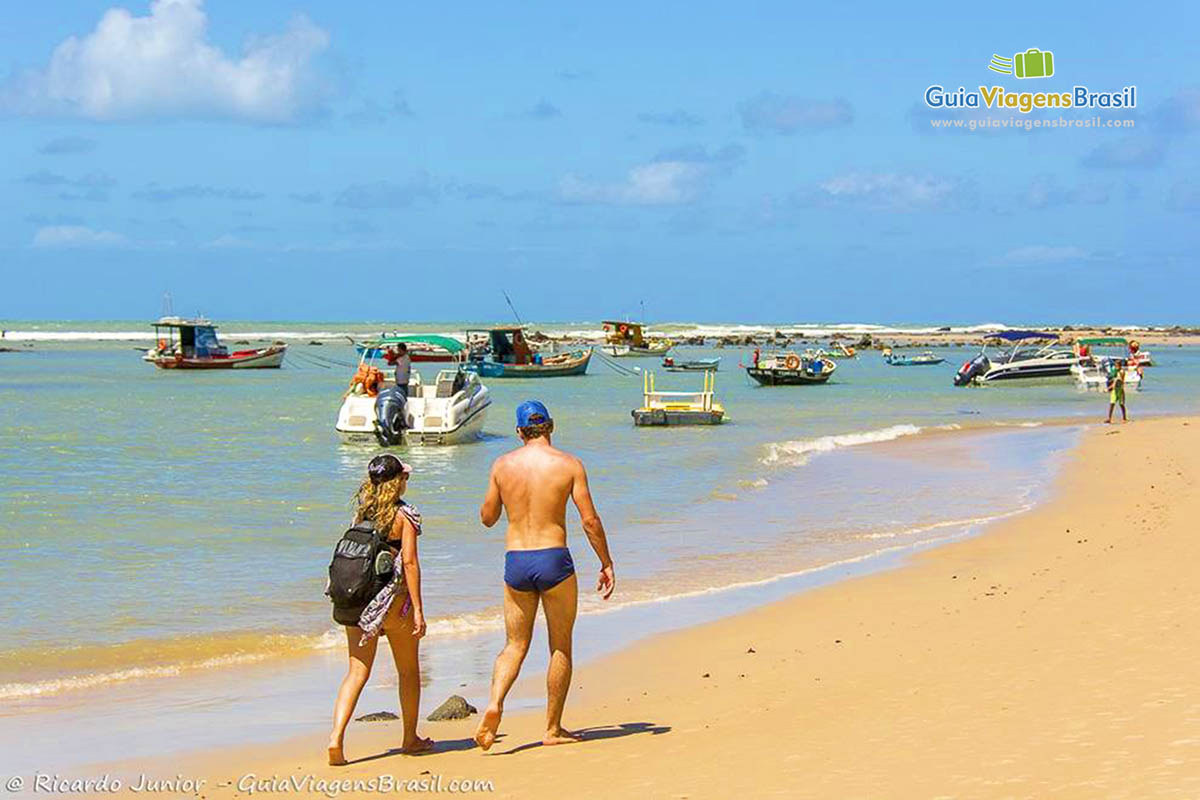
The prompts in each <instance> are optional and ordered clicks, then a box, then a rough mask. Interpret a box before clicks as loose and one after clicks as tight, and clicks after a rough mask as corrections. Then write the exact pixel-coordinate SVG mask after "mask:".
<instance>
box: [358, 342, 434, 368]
mask: <svg viewBox="0 0 1200 800" xmlns="http://www.w3.org/2000/svg"><path fill="white" fill-rule="evenodd" d="M354 349H355V350H356V351H357V352H358V354H359V356H363V355H365V356H366V357H367V358H383V355H384V352H385V348H382V347H366V346H365V345H361V344H360V345H355V347H354ZM408 356H409V359H410V360H411V361H412V362H413V363H414V364H450V363H453V362H454V361H455V360H456V357H455V356H454V355H453V354H451V353H438V352H434V351H431V350H414V349H412V348H411V347H410V348H409V351H408Z"/></svg>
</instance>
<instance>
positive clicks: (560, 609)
mask: <svg viewBox="0 0 1200 800" xmlns="http://www.w3.org/2000/svg"><path fill="white" fill-rule="evenodd" d="M553 433H554V420H552V419H551V418H550V412H549V411H547V410H546V407H545V406H544V405H542V403H540V402H538V401H537V400H527V401H526V402H524V403H522V404H521V405H520V406H518V407H517V435H518V436H519V437H520V439H521V447H519V448H517V449H516V450H513V451H512V452H510V453H506V454H505V455H503V456H501V457H500V458H498V459H496V462H495V463H494V464H492V472H491V476H490V478H489V480H488V489H487V497H486V498H484V501H483V505H482V506H481V507H480V509H479V517H480V519H481V520H482V522H483V524H484V525H486V526H487V527H489V528H490V527H492V526H493V525H495V524H496V522H497V521H498V520H499V519H500V512H501V511H502V510H503V511H505V512H507V515H508V531H507V533H506V534H505V542H506V548H507V551H506V552H505V554H504V627H505V633H506V636H507V642H506V643H505V645H504V649H503V650H501V651H500V655H499V656H497V657H496V666H495V670H494V671H493V673H492V694H491V699H490V701H489V703H488V707H487V710H486V711H484V713H483V717H482V718H481V719H480V721H479V729H478V730H477V731H476V732H475V741H476V742H477V743H478V744H479V746H480V747H482V748H483V749H484V750H487V749H488V748H490V747H491V746H492V744H493V743H494V742H495V741H496V730H497V729H498V728H499V727H500V717H501V715H502V714H503V713H504V698H505V697H507V696H508V690H509V689H511V688H512V685H513V682H514V681H516V679H517V675H518V674H519V673H520V671H521V664H522V662H524V660H525V654H526V653H527V652H529V641H530V638H531V637H532V636H533V623H534V620H535V619H536V618H537V609H538V603H539V602H540V603H541V604H542V608H543V610H544V612H545V614H546V629H547V632H548V634H549V640H550V665H549V668H548V669H547V670H546V735H545V737H543V739H542V743H543V744H546V745H554V744H566V743H568V742H575V741H578V740H579V737H578V736H577V735H576V734H573V733H571V732H570V731H568V730H566V729H564V728H563V727H562V713H563V706H564V704H565V703H566V700H567V690H568V689H569V688H570V686H571V634H572V630H573V628H574V626H575V612H576V606H577V601H578V586H577V583H576V579H575V564H574V563H573V562H572V560H571V551H570V550H568V549H567V500H568V499H570V500H573V501H574V503H575V507H576V508H577V509H578V510H579V516H580V519H581V521H582V522H583V530H584V532H585V533H586V534H587V538H588V542H589V543H590V544H591V546H592V549H593V550H594V551H595V552H596V556H597V557H598V558H599V559H600V578H599V580H598V582H597V584H596V591H597V592H599V593H600V595H601V597H603V598H604V599H605V600H607V599H608V598H609V597H611V596H612V593H613V589H614V588H615V586H616V578H615V577H614V575H613V563H612V557H611V556H610V555H609V553H608V541H607V538H606V537H605V534H604V525H603V524H602V523H601V522H600V515H599V514H597V513H596V507H595V506H594V505H593V504H592V495H591V491H590V490H589V488H588V479H587V472H586V470H584V468H583V462H582V461H580V460H579V459H578V458H576V457H575V456H573V455H571V454H570V453H565V452H563V451H562V450H559V449H557V448H555V447H554V446H553V445H552V444H551V436H552V435H553Z"/></svg>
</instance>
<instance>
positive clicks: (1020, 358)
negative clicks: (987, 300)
mask: <svg viewBox="0 0 1200 800" xmlns="http://www.w3.org/2000/svg"><path fill="white" fill-rule="evenodd" d="M988 339H989V340H992V339H995V340H999V341H1002V342H1007V343H1009V345H1010V346H1009V348H1008V349H1007V350H1004V351H1002V352H1000V353H999V354H997V355H996V357H995V358H993V357H991V356H989V355H988V354H987V346H986V344H985V345H984V348H983V349H982V350H980V351H979V355H977V356H975V358H973V359H971V360H970V361H967V362H965V363H964V364H963V365H962V366H961V367H959V369H958V373H957V374H955V376H954V385H955V386H969V385H971V384H982V383H992V382H995V381H1008V380H1022V379H1024V380H1029V379H1035V378H1059V377H1069V376H1070V374H1071V366H1072V365H1073V364H1074V363H1075V360H1076V357H1075V354H1074V353H1073V352H1071V351H1070V350H1064V349H1062V348H1061V347H1055V346H1054V343H1055V342H1057V341H1058V335H1057V334H1054V333H1047V332H1044V331H1016V330H1014V331H1000V332H999V333H995V334H991V335H989V336H988Z"/></svg>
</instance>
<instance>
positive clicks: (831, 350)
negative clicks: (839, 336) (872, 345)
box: [821, 341, 858, 358]
mask: <svg viewBox="0 0 1200 800" xmlns="http://www.w3.org/2000/svg"><path fill="white" fill-rule="evenodd" d="M821 352H822V353H823V354H824V355H827V356H829V357H830V358H855V357H856V356H857V355H858V351H857V350H855V349H854V348H853V347H850V346H848V345H844V344H842V343H841V342H838V341H833V342H830V343H829V347H827V348H825V349H824V350H822V351H821Z"/></svg>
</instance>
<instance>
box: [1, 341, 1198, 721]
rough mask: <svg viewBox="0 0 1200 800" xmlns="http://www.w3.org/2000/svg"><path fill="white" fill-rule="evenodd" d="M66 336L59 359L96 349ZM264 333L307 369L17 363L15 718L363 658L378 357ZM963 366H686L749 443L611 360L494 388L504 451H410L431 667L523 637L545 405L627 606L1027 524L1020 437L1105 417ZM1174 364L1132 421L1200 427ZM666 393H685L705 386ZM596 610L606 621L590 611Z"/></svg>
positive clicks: (111, 361) (4, 439)
mask: <svg viewBox="0 0 1200 800" xmlns="http://www.w3.org/2000/svg"><path fill="white" fill-rule="evenodd" d="M11 327H14V328H15V327H17V326H16V325H11ZM43 327H52V328H54V330H53V331H51V333H55V334H56V335H59V336H61V335H62V334H63V332H64V331H72V330H76V329H78V328H79V326H78V325H75V326H71V325H64V324H58V325H57V327H55V326H43ZM98 327H105V330H106V331H107V332H108V333H112V334H114V335H116V334H120V332H122V331H135V332H136V331H137V330H138V329H139V327H140V326H139V325H137V324H135V323H111V324H109V325H107V326H98ZM255 327H256V328H257V330H255V331H252V332H255V333H266V334H267V338H271V337H273V336H274V335H276V334H277V333H278V332H279V331H283V330H287V331H290V333H291V334H292V335H294V337H298V338H293V339H292V340H291V341H292V347H293V353H292V354H290V355H289V357H288V362H287V364H286V365H285V368H284V369H282V370H277V371H276V370H267V371H248V372H207V373H206V372H200V373H195V372H193V373H175V372H171V371H160V370H156V369H154V368H152V367H151V366H149V365H147V364H145V363H143V362H141V361H140V360H139V357H138V353H136V352H134V350H133V349H132V345H131V344H130V343H129V342H125V341H119V340H112V341H104V342H95V341H87V340H82V339H78V338H72V337H67V338H66V339H65V340H63V341H50V342H48V341H37V342H36V345H35V347H34V348H33V349H32V351H31V352H27V353H9V354H0V548H2V549H3V551H4V564H5V570H4V572H5V575H4V577H5V584H6V589H7V591H6V592H5V593H3V599H2V600H0V604H2V607H3V609H4V615H3V618H4V619H5V621H6V624H5V626H4V627H3V629H0V702H2V703H3V704H2V705H0V715H3V716H5V717H9V718H13V717H19V716H21V715H24V714H26V713H29V712H35V711H38V710H40V709H43V708H45V707H47V706H48V705H52V706H53V707H55V708H61V707H63V706H64V704H65V705H71V704H81V705H83V704H86V703H88V702H91V701H92V698H91V693H90V692H89V691H83V690H84V689H95V688H98V687H106V686H111V685H116V684H134V685H140V684H141V683H143V682H151V683H152V682H153V681H154V680H155V677H156V676H159V677H161V676H171V675H178V674H183V673H186V674H198V673H201V672H205V671H213V670H215V671H216V672H220V669H218V668H220V667H226V666H227V665H229V664H232V663H243V662H252V661H258V660H262V659H267V660H268V661H269V660H271V659H276V658H279V657H281V656H283V655H285V654H294V653H296V652H298V651H307V650H313V649H320V648H323V647H328V646H332V645H337V646H340V635H339V634H338V633H337V632H336V631H333V630H332V628H333V626H332V623H331V621H330V619H329V607H328V603H327V602H326V600H325V599H324V597H323V596H322V594H321V591H322V587H323V585H324V571H325V567H326V564H327V562H328V558H329V551H330V549H331V546H332V543H333V541H334V540H335V539H336V538H337V537H338V536H339V535H340V533H341V531H342V529H343V528H344V527H345V525H346V522H347V519H348V516H349V513H350V507H349V504H348V503H349V498H350V496H351V495H352V494H353V492H354V489H355V487H356V485H357V483H358V481H359V480H360V478H361V476H362V470H363V467H364V465H365V463H366V461H367V460H369V458H370V457H371V456H372V455H373V454H374V453H375V452H376V449H375V448H374V447H372V446H362V445H346V444H343V443H341V442H340V440H339V439H338V437H337V435H336V434H335V432H334V431H333V421H334V417H335V415H336V411H337V407H338V404H339V402H340V395H341V392H342V391H343V389H344V386H345V382H346V380H347V379H348V377H349V375H350V373H351V372H352V369H347V368H344V367H341V366H337V367H331V366H330V364H331V362H344V363H350V362H351V361H353V360H354V355H353V351H352V349H351V347H350V346H349V344H348V343H346V342H345V341H344V340H342V341H341V342H340V343H339V342H337V341H335V340H333V339H329V340H326V342H325V344H324V345H323V346H320V347H315V346H310V345H308V344H307V341H308V339H309V338H310V337H313V336H315V335H317V334H318V333H322V332H323V333H331V332H335V331H336V330H339V328H338V327H337V326H335V325H333V324H329V325H308V326H304V325H299V324H296V325H288V326H287V328H284V327H281V326H275V327H270V326H269V325H268V324H267V323H256V324H255ZM458 327H461V326H455V325H444V326H431V329H437V330H445V331H453V330H456V329H457V328H458ZM586 327H587V326H581V325H574V326H560V329H561V330H567V329H582V328H586ZM230 330H233V331H237V330H239V328H238V326H226V328H223V331H224V333H225V336H224V338H225V339H226V340H227V342H228V343H229V344H233V342H234V341H235V340H237V339H238V338H240V337H241V336H244V335H247V334H246V333H242V334H239V333H237V332H232V333H231V332H230ZM240 330H242V331H243V332H244V331H247V330H249V328H248V327H247V326H243V327H241V328H240ZM364 332H365V331H364ZM43 333H45V331H43ZM942 352H943V354H944V355H946V356H947V358H948V359H949V361H948V363H947V364H945V365H942V366H937V367H912V368H895V367H888V366H886V365H885V364H883V363H882V361H881V359H880V358H879V357H878V355H877V354H875V353H867V354H864V355H862V356H860V357H859V358H858V359H855V360H849V361H842V362H840V365H839V368H838V370H837V372H836V374H835V376H834V378H833V381H832V382H831V383H830V384H829V385H826V386H821V387H776V388H765V387H759V386H757V385H755V384H753V383H752V382H751V381H749V380H748V379H747V378H746V377H745V376H744V375H743V374H742V372H741V371H740V370H739V369H737V364H738V361H739V359H745V358H748V353H746V352H745V351H736V350H730V349H716V350H706V349H700V348H685V349H684V350H683V355H685V356H686V357H707V356H720V357H721V358H722V363H721V372H720V373H719V374H718V378H717V392H718V397H719V399H720V400H721V401H722V402H723V403H724V405H725V406H726V408H727V409H728V411H729V412H730V416H731V421H730V422H729V423H728V424H726V425H724V426H721V427H714V428H685V429H670V430H661V429H636V428H634V427H633V425H632V423H631V420H630V417H629V411H630V409H632V408H634V407H635V406H637V405H638V404H639V401H640V391H641V379H640V377H627V376H624V375H620V374H618V373H616V372H614V371H613V370H611V369H609V368H608V367H606V366H605V365H604V364H603V363H602V362H599V361H595V362H593V365H592V369H591V373H590V374H589V375H587V376H586V377H582V378H567V379H555V380H542V381H537V380H526V381H502V380H493V381H490V382H489V387H490V389H491V390H492V393H493V399H494V405H493V407H492V409H491V411H490V414H489V418H488V421H487V424H486V435H485V437H484V438H483V439H482V440H481V441H479V442H476V443H473V444H470V445H462V446H458V447H449V448H412V449H408V450H407V451H406V452H405V453H404V457H405V458H406V459H407V460H409V461H411V462H412V463H413V464H414V465H415V467H416V475H415V476H414V479H413V481H412V484H411V489H410V495H409V499H410V500H411V501H412V502H413V503H415V504H416V505H417V506H418V507H420V508H421V510H422V512H423V513H424V516H425V523H426V528H425V530H426V533H425V535H424V536H423V537H422V539H421V557H422V564H423V568H424V589H425V597H426V607H427V613H428V615H429V617H430V619H431V634H432V635H431V638H430V646H431V647H432V646H434V643H435V642H436V641H438V639H439V637H443V638H444V637H450V636H454V637H462V636H464V635H468V634H472V633H475V632H492V631H495V630H496V629H497V626H498V598H499V590H498V587H499V576H500V570H501V564H502V550H503V540H502V532H501V530H500V529H499V528H497V529H494V530H492V531H488V530H486V529H483V528H482V527H481V526H480V525H479V523H478V518H477V509H478V503H479V501H480V499H481V496H482V491H483V487H484V484H485V481H486V475H487V469H488V466H489V464H490V463H491V461H492V459H494V458H495V457H496V456H497V455H499V454H500V453H502V452H504V451H505V450H507V449H508V448H510V447H512V446H514V444H515V441H514V439H513V438H512V436H511V431H512V422H511V419H510V416H511V414H512V410H513V408H514V407H515V405H516V404H517V403H519V402H520V401H521V400H524V399H526V398H527V397H531V396H536V397H538V398H540V399H542V400H543V401H545V402H546V403H547V405H548V406H549V407H550V409H551V411H552V413H553V414H554V416H555V418H556V421H557V426H558V435H557V436H556V443H557V444H559V445H560V446H563V447H565V448H568V449H570V450H572V451H574V452H576V453H578V454H579V455H580V456H581V457H583V459H584V460H585V462H586V463H587V465H588V468H589V472H590V475H591V480H592V485H593V492H594V494H595V496H596V498H597V501H598V505H599V508H600V511H601V513H602V515H603V517H604V520H605V523H606V526H607V527H608V529H609V535H610V539H611V544H612V548H613V552H614V555H615V557H616V560H617V569H618V575H619V578H620V581H621V585H620V593H619V595H618V598H617V600H618V602H619V603H625V604H628V603H636V602H645V601H652V600H653V601H658V600H661V599H663V598H665V597H673V596H678V595H687V594H692V595H695V594H697V593H703V592H706V591H709V590H713V589H719V588H721V587H727V586H731V585H736V584H742V583H747V582H754V581H760V580H763V579H769V578H771V577H773V576H778V575H781V574H788V573H792V572H796V571H800V570H804V569H808V568H811V567H814V566H819V565H821V564H827V563H831V562H834V561H838V560H842V559H847V558H854V557H859V556H862V555H866V554H869V553H871V552H875V551H878V550H881V549H884V548H887V547H892V546H896V545H913V544H918V543H920V542H923V541H930V540H936V539H939V538H942V537H943V536H945V535H950V534H952V533H954V532H956V531H961V530H964V529H966V528H968V527H970V526H972V525H976V524H978V523H979V522H980V521H984V520H987V519H991V518H993V517H996V516H998V515H1003V514H1007V513H1010V512H1013V511H1016V510H1020V509H1022V508H1025V507H1027V506H1028V505H1029V504H1030V503H1031V502H1033V501H1034V499H1035V498H1036V493H1037V489H1038V487H1039V486H1040V485H1041V484H1042V482H1043V481H1044V478H1045V474H1046V473H1045V470H1044V469H1043V468H1041V467H1040V466H1039V465H1042V464H1044V463H1045V459H1046V458H1048V457H1049V454H1050V453H1052V452H1056V451H1057V449H1059V448H1060V447H1061V446H1062V443H1061V441H1060V440H1059V439H1058V438H1057V437H1056V435H1053V434H1049V433H1047V430H1039V429H1036V428H1028V429H1025V428H1019V427H1016V426H1019V425H1023V424H1024V425H1032V424H1036V423H1038V422H1039V421H1048V420H1058V419H1062V418H1068V419H1072V418H1073V419H1080V420H1095V419H1097V418H1099V417H1100V416H1102V414H1103V412H1104V409H1105V399H1104V398H1103V397H1101V396H1099V395H1097V394H1095V393H1092V394H1087V393H1081V392H1079V391H1077V390H1076V389H1075V388H1074V385H1073V384H1072V383H1071V382H1070V381H1069V380H1066V379H1063V380H1060V381H1057V382H1042V383H1037V384H1025V385H1007V386H995V387H986V388H981V389H957V388H955V387H953V386H952V384H951V377H952V375H953V372H954V369H955V367H956V366H957V364H958V363H960V362H961V361H963V360H965V359H966V358H967V357H969V356H970V355H971V354H972V352H973V351H972V350H970V349H966V348H962V349H958V348H949V349H946V350H945V351H942ZM1155 355H1156V356H1157V359H1158V362H1159V364H1160V366H1156V367H1154V368H1152V369H1151V370H1148V372H1147V380H1146V381H1145V386H1144V389H1143V390H1142V391H1140V392H1137V393H1133V394H1132V395H1131V410H1132V412H1133V413H1134V414H1146V413H1167V412H1176V411H1190V410H1193V409H1194V408H1195V403H1196V399H1195V398H1196V397H1197V389H1200V352H1197V351H1196V350H1194V349H1190V348H1184V349H1175V348H1171V349H1168V350H1162V351H1161V352H1156V353H1155ZM621 363H622V364H623V365H625V366H638V367H651V368H652V367H653V366H654V365H655V362H654V360H651V359H638V360H630V359H623V360H622V361H621ZM326 367H330V368H326ZM424 370H425V371H426V373H427V377H432V374H433V372H434V370H435V368H434V367H424ZM658 378H659V387H660V388H675V387H678V388H681V389H690V388H692V387H693V386H697V387H698V385H699V383H700V381H701V378H700V376H699V375H692V374H686V373H685V374H671V373H660V374H659V376H658ZM992 426H1004V427H996V429H995V430H996V431H997V432H998V433H1004V434H1007V435H1003V436H1000V435H993V434H992V433H988V434H987V435H981V436H972V437H969V439H964V440H963V441H968V440H969V441H971V442H973V443H974V444H971V445H970V446H969V447H968V446H966V445H962V446H955V445H952V444H948V443H944V442H937V443H936V445H935V443H934V439H936V438H938V437H928V436H918V439H916V440H913V441H914V442H915V441H919V442H921V444H920V446H911V447H910V446H906V447H904V448H903V449H902V450H903V452H904V456H903V458H899V457H897V456H893V455H891V454H890V453H889V449H888V448H887V447H872V446H871V443H872V442H879V441H887V440H893V439H903V440H909V439H911V437H913V436H917V435H918V434H921V433H925V434H927V433H928V432H930V431H931V430H938V429H945V430H949V429H953V428H981V429H987V430H990V429H991V427H992ZM911 443H912V442H908V443H907V444H911ZM929 448H933V449H932V450H930V449H929ZM900 450H901V449H899V448H898V449H897V452H900ZM923 451H924V452H927V456H925V457H923V456H921V453H922V452H923ZM575 522H576V520H575V519H574V518H572V520H571V524H572V525H573V527H574V530H576V531H577V530H578V527H577V525H575ZM573 545H574V548H575V558H576V563H577V564H578V565H579V568H580V571H581V573H583V575H584V577H585V579H590V577H591V574H592V573H593V572H594V570H595V568H596V562H595V559H594V557H593V556H592V555H591V554H590V553H588V551H587V545H586V542H585V540H584V539H583V538H582V537H579V536H577V535H576V537H575V538H574V539H573ZM597 605H598V603H597V601H595V600H594V599H593V598H587V599H586V600H585V602H584V610H585V611H588V610H595V608H596V606H597ZM473 658H474V659H475V660H480V659H479V658H475V657H473ZM483 660H484V661H486V659H483ZM476 666H477V665H476ZM464 670H465V671H466V672H468V673H471V674H473V670H474V666H469V665H464Z"/></svg>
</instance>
